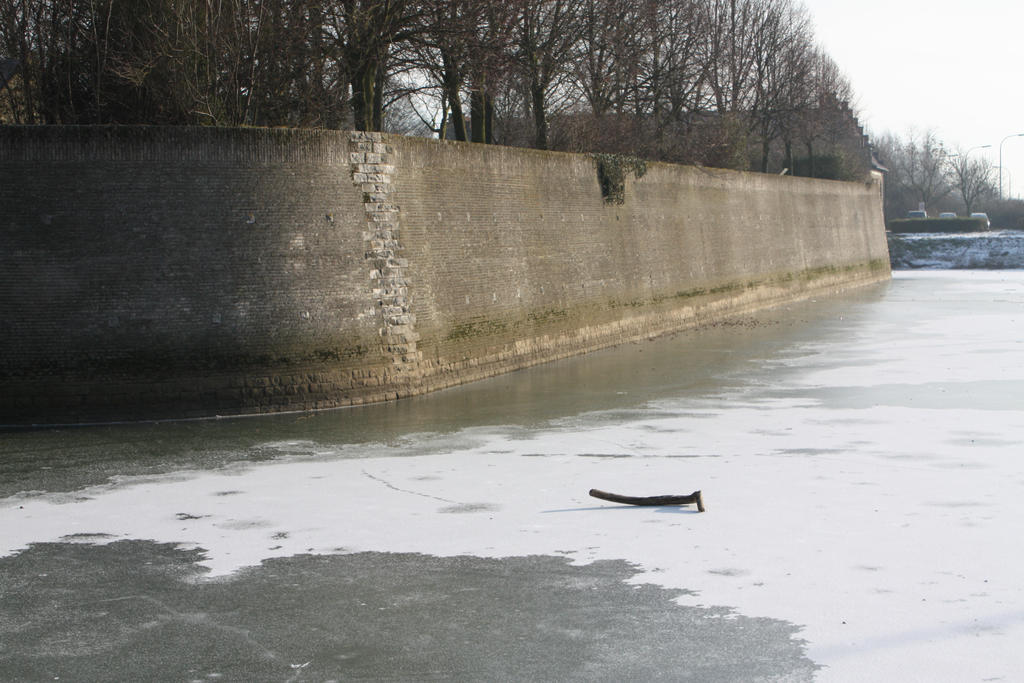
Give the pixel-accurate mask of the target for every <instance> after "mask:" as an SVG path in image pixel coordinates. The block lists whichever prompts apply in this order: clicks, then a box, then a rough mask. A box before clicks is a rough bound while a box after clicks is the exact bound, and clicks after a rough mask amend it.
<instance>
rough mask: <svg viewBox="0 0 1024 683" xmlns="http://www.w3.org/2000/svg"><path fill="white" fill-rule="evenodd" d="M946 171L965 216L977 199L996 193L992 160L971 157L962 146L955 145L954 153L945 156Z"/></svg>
mask: <svg viewBox="0 0 1024 683" xmlns="http://www.w3.org/2000/svg"><path fill="white" fill-rule="evenodd" d="M946 173H947V174H948V177H949V182H950V183H951V184H952V185H953V187H954V188H955V189H956V191H957V193H958V194H959V195H960V199H961V200H962V201H963V203H964V214H965V215H967V216H970V215H971V210H972V209H973V208H974V207H975V205H976V203H977V201H978V200H979V199H981V198H982V197H986V196H995V194H996V188H995V183H994V182H993V175H994V167H993V165H992V162H991V161H989V160H988V159H985V158H983V157H973V158H972V157H970V156H968V155H967V152H965V151H964V149H963V148H962V147H957V148H956V153H955V154H951V155H949V156H948V157H946Z"/></svg>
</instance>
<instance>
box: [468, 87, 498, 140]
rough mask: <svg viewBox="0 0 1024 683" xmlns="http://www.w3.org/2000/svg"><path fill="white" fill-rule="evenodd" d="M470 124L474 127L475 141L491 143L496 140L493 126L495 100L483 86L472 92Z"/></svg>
mask: <svg viewBox="0 0 1024 683" xmlns="http://www.w3.org/2000/svg"><path fill="white" fill-rule="evenodd" d="M469 103H470V108H469V111H470V115H469V117H470V124H471V127H472V129H473V142H481V143H483V144H486V145H490V144H492V143H493V142H494V135H493V131H492V130H491V126H492V124H493V123H494V102H493V100H492V99H491V96H490V95H489V94H488V93H487V91H486V90H484V89H483V88H479V89H477V90H474V91H473V92H472V93H470V100H469Z"/></svg>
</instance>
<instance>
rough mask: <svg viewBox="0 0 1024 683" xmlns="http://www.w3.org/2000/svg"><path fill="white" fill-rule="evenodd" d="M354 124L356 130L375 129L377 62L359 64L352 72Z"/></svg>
mask: <svg viewBox="0 0 1024 683" xmlns="http://www.w3.org/2000/svg"><path fill="white" fill-rule="evenodd" d="M350 81H351V83H352V126H353V127H354V128H355V129H356V130H366V131H372V130H374V127H373V123H374V111H373V110H374V101H375V100H376V96H375V94H374V90H376V88H375V87H374V86H375V85H376V82H377V68H376V64H373V63H364V64H360V65H358V66H357V67H356V68H355V70H354V71H353V72H352V77H351V79H350Z"/></svg>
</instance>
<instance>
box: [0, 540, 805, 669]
mask: <svg viewBox="0 0 1024 683" xmlns="http://www.w3.org/2000/svg"><path fill="white" fill-rule="evenodd" d="M190 555H191V556H190ZM195 559H196V557H195V555H194V553H189V552H187V551H183V550H180V549H176V548H174V547H172V546H168V545H166V544H164V545H159V544H154V543H150V542H144V541H118V542H116V543H111V544H109V545H104V546H96V545H79V546H74V545H68V544H40V545H36V546H33V548H32V549H31V550H29V551H27V552H25V553H22V554H21V555H19V556H18V557H17V558H8V559H2V558H0V576H4V575H6V574H8V573H12V572H14V571H15V570H18V569H20V570H21V571H22V572H24V573H27V572H29V571H33V572H34V571H38V570H45V572H46V575H45V576H44V577H42V578H41V579H40V578H37V579H36V580H35V581H33V582H31V584H30V585H28V586H27V587H25V588H23V589H22V590H21V591H20V593H21V595H20V599H19V600H18V602H17V603H16V604H7V605H5V607H7V609H5V611H4V614H5V616H7V617H8V618H9V619H11V620H12V621H15V622H17V623H19V624H21V625H22V629H21V631H22V633H25V632H26V631H27V632H29V636H28V637H23V639H19V638H18V637H9V638H7V639H6V643H5V650H6V652H4V653H0V673H3V674H4V675H3V678H4V680H31V681H35V680H50V679H53V678H54V677H55V674H58V676H59V678H60V680H69V679H70V680H85V681H105V680H134V681H160V680H174V681H183V680H186V681H187V680H197V681H210V680H225V681H300V680H301V681H328V680H365V681H381V680H387V681H396V680H402V681H424V680H477V681H507V680H517V681H569V680H578V681H625V680H694V681H723V682H725V681H736V680H751V679H754V678H758V679H759V680H786V681H794V682H795V681H809V680H811V679H812V676H813V672H814V670H815V667H814V665H813V664H812V663H811V662H810V661H809V660H808V659H807V658H806V657H805V656H804V655H803V652H802V641H800V640H799V638H795V637H794V635H795V632H796V630H797V629H796V628H795V627H793V626H791V625H788V624H785V623H783V622H779V621H777V620H773V619H765V618H759V619H754V618H748V617H743V616H739V615H736V614H733V613H731V612H729V611H728V610H725V609H722V608H710V609H695V608H682V607H674V606H673V605H672V599H673V597H674V596H675V595H677V594H678V593H679V591H670V590H666V589H663V588H659V587H657V586H654V585H651V584H645V585H638V586H634V585H630V584H628V583H627V582H626V580H627V579H629V577H630V576H632V575H633V573H634V569H633V568H632V567H631V566H630V565H628V564H627V563H626V562H624V561H621V560H617V561H611V560H609V561H602V562H594V563H590V564H588V565H585V566H573V565H571V564H570V563H569V562H568V560H566V559H565V558H561V557H548V556H528V557H514V558H505V559H501V560H498V559H486V558H478V557H467V556H457V557H436V556H431V555H417V554H408V553H404V554H392V553H352V554H344V555H341V554H331V555H317V556H311V555H298V556H295V557H289V558H280V559H276V560H270V561H267V562H264V563H263V564H261V565H260V566H258V567H250V568H246V569H243V570H240V571H238V572H236V573H235V574H234V575H233V576H232V578H231V580H230V581H202V580H198V576H197V574H198V570H197V568H196V566H195V565H194V564H192V563H193V562H194V561H195ZM81 565H87V566H89V567H90V569H91V570H90V571H88V572H82V571H80V569H78V568H79V567H80V566H81ZM137 584H142V586H143V587H142V589H140V590H134V591H130V590H126V589H125V586H126V585H137ZM54 594H56V595H57V597H56V599H54V597H53V596H54ZM9 602H11V603H13V601H9ZM55 612H59V613H60V622H61V627H60V628H59V629H54V628H50V629H46V630H42V629H38V625H40V624H42V623H45V621H46V619H47V617H49V618H50V619H52V618H53V617H52V615H53V613H55ZM33 631H35V632H33ZM40 631H41V632H40ZM69 635H70V636H71V637H68V636H69ZM157 653H158V654H159V656H155V655H156V654H157Z"/></svg>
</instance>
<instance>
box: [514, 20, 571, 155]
mask: <svg viewBox="0 0 1024 683" xmlns="http://www.w3.org/2000/svg"><path fill="white" fill-rule="evenodd" d="M513 2H514V3H515V7H516V8H517V10H518V12H517V17H516V36H515V57H516V65H517V71H518V75H519V78H520V80H521V86H522V88H523V89H524V90H525V95H526V99H525V101H526V107H525V108H526V110H527V111H529V112H530V114H531V116H532V118H533V128H534V146H535V147H536V148H537V149H547V148H548V114H549V108H550V104H551V103H550V100H551V97H552V95H553V94H554V91H555V90H556V89H557V88H558V87H559V86H562V85H564V79H565V76H566V74H567V70H568V68H567V65H568V64H571V63H572V56H573V54H574V53H575V51H576V49H577V47H578V45H579V41H580V36H579V24H578V19H579V11H580V5H579V3H578V2H574V1H572V0H513Z"/></svg>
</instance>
